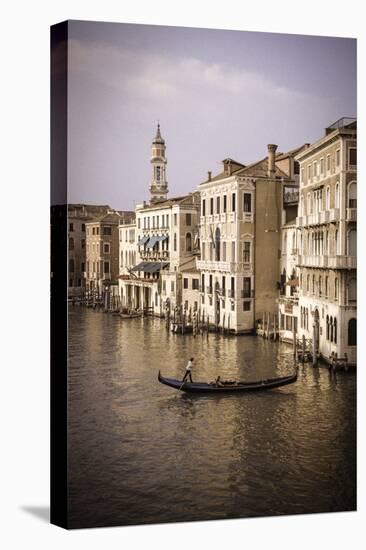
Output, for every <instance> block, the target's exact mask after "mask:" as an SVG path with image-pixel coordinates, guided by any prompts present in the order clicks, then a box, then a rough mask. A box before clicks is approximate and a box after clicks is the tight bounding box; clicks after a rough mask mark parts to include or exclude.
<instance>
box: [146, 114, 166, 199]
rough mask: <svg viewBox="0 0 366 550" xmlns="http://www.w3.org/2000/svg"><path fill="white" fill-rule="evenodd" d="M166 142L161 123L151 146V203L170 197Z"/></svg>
mask: <svg viewBox="0 0 366 550" xmlns="http://www.w3.org/2000/svg"><path fill="white" fill-rule="evenodd" d="M165 149H166V147H165V141H164V139H163V138H162V135H161V132H160V121H159V120H158V125H157V129H156V135H155V137H154V139H153V141H152V145H151V160H150V162H151V168H152V180H151V183H150V193H151V202H156V201H159V200H165V199H166V198H167V195H168V182H167V181H166V164H167V159H166V157H165Z"/></svg>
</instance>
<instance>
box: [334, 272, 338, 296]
mask: <svg viewBox="0 0 366 550" xmlns="http://www.w3.org/2000/svg"><path fill="white" fill-rule="evenodd" d="M334 299H335V300H338V278H337V277H336V278H335V279H334Z"/></svg>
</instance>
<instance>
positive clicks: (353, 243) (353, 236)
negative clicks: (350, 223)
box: [348, 229, 357, 256]
mask: <svg viewBox="0 0 366 550" xmlns="http://www.w3.org/2000/svg"><path fill="white" fill-rule="evenodd" d="M348 255H349V256H357V232H356V230H355V229H351V231H349V232H348Z"/></svg>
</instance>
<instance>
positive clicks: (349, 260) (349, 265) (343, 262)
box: [328, 255, 357, 269]
mask: <svg viewBox="0 0 366 550" xmlns="http://www.w3.org/2000/svg"><path fill="white" fill-rule="evenodd" d="M328 267H330V268H332V269H356V267H357V258H356V256H340V255H338V256H328Z"/></svg>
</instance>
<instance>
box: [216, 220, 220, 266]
mask: <svg viewBox="0 0 366 550" xmlns="http://www.w3.org/2000/svg"><path fill="white" fill-rule="evenodd" d="M220 240H221V233H220V229H219V228H218V227H216V231H215V260H216V261H217V262H219V261H220V248H221V243H220Z"/></svg>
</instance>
